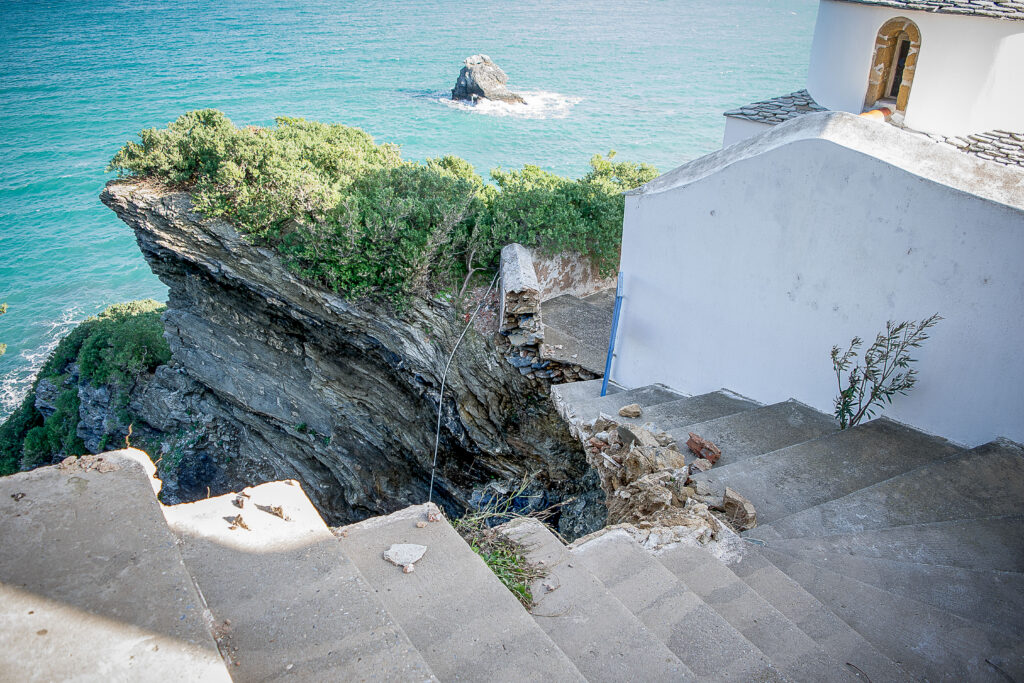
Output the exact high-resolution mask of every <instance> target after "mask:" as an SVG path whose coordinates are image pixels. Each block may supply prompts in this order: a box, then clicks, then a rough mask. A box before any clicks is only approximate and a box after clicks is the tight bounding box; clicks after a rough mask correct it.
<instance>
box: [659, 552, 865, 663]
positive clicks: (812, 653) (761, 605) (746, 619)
mask: <svg viewBox="0 0 1024 683" xmlns="http://www.w3.org/2000/svg"><path fill="white" fill-rule="evenodd" d="M656 557H657V559H658V560H659V561H660V562H661V563H662V564H664V565H665V566H666V567H667V568H668V569H669V571H671V572H672V573H673V574H675V575H676V576H677V577H678V578H679V579H680V580H681V581H682V582H683V583H684V584H685V585H687V586H688V587H689V588H690V590H692V591H693V592H694V593H696V594H697V595H698V596H700V597H701V598H702V599H703V600H704V601H705V602H706V603H707V604H708V605H710V606H711V607H712V608H714V609H715V611H716V612H718V613H719V614H721V615H722V616H723V617H724V618H725V620H726V621H728V622H729V623H730V624H732V625H733V626H734V627H735V628H736V630H738V631H739V632H740V633H742V634H743V635H744V636H745V637H746V638H747V640H749V641H750V642H752V643H753V644H754V645H756V646H757V647H758V648H759V649H760V650H761V651H762V652H763V653H765V654H766V655H767V656H768V657H769V659H771V661H772V664H773V665H774V666H775V667H776V668H778V669H779V670H780V671H781V672H782V673H783V675H785V676H786V677H787V678H790V679H792V680H796V681H804V680H806V681H819V680H827V681H856V680H858V678H859V676H858V675H857V674H856V672H854V671H852V670H851V669H850V668H849V667H847V666H845V662H838V661H836V660H835V659H834V658H833V657H832V656H831V655H829V654H828V653H827V652H825V650H824V649H823V648H822V647H821V646H820V645H818V644H817V643H816V642H814V640H813V639H812V638H811V637H810V636H808V635H807V634H806V633H804V632H803V631H802V630H801V629H800V628H799V627H798V626H797V625H796V624H794V623H793V622H792V621H791V620H790V619H789V618H788V617H786V616H785V615H784V614H783V613H782V612H780V611H779V610H777V609H776V608H775V607H774V606H772V604H771V603H770V602H769V601H768V600H766V599H765V598H764V597H763V596H762V595H761V594H760V593H758V592H757V591H755V590H754V589H753V588H751V587H750V586H748V585H747V584H746V583H744V581H743V580H742V579H741V578H740V577H738V576H737V575H736V574H735V573H733V571H732V570H731V569H729V567H728V566H727V565H726V564H725V563H723V562H722V561H721V560H719V559H718V558H716V557H715V556H714V555H712V554H711V553H709V552H707V551H706V550H704V549H702V548H697V547H693V546H685V545H679V546H675V547H669V548H667V549H665V550H663V551H662V552H659V553H658V554H657V555H656Z"/></svg>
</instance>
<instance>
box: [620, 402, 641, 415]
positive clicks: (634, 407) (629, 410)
mask: <svg viewBox="0 0 1024 683" xmlns="http://www.w3.org/2000/svg"><path fill="white" fill-rule="evenodd" d="M642 414H643V409H642V408H641V407H640V404H639V403H630V404H629V405H628V406H622V407H621V408H619V417H628V418H638V417H640V416H641V415H642Z"/></svg>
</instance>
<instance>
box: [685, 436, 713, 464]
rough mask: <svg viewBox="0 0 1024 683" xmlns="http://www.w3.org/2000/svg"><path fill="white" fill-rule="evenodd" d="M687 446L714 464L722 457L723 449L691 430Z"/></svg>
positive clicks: (698, 455)
mask: <svg viewBox="0 0 1024 683" xmlns="http://www.w3.org/2000/svg"><path fill="white" fill-rule="evenodd" d="M686 447H687V448H689V449H690V450H691V451H693V452H694V453H695V454H696V455H697V457H700V458H704V459H705V460H707V461H708V462H710V463H711V464H712V465H714V464H715V463H716V462H718V459H719V458H721V457H722V451H721V449H720V448H719V447H718V446H716V445H715V444H713V443H711V442H710V441H708V440H707V439H703V438H701V437H699V436H697V435H696V434H694V433H693V432H690V438H689V439H687V440H686Z"/></svg>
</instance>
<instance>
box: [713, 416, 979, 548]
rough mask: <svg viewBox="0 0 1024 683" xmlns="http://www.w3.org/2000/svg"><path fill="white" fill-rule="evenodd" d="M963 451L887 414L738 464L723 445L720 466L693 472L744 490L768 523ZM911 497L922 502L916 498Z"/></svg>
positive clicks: (720, 485)
mask: <svg viewBox="0 0 1024 683" xmlns="http://www.w3.org/2000/svg"><path fill="white" fill-rule="evenodd" d="M962 452H963V451H962V449H960V448H958V447H956V446H954V445H952V444H950V443H949V442H948V441H946V440H944V439H939V438H937V437H933V436H928V435H927V434H923V433H921V432H919V431H916V430H913V429H910V428H908V427H904V426H903V425H900V424H897V423H895V422H892V421H890V420H886V419H885V418H882V419H879V420H875V421H873V422H869V423H867V424H863V425H858V426H857V427H853V428H852V429H846V430H843V431H840V432H836V433H834V434H831V435H830V437H829V438H827V439H816V440H814V441H808V442H805V443H802V444H799V445H796V446H791V447H789V448H784V449H781V450H778V451H774V452H771V453H766V454H764V455H759V456H755V457H751V458H747V459H745V460H742V461H740V462H737V463H733V464H726V463H725V459H726V458H725V455H724V454H725V453H726V451H725V450H724V449H723V456H722V461H721V463H719V465H718V466H716V467H715V468H714V469H713V470H711V471H709V472H704V473H699V474H694V476H693V478H694V480H698V481H708V482H713V483H714V484H715V485H716V487H717V488H719V489H724V487H726V486H731V487H732V488H733V489H735V490H736V491H742V492H743V495H744V496H745V497H746V498H747V499H748V500H750V501H751V502H752V503H753V504H754V508H755V509H756V510H757V519H758V523H760V524H766V523H771V522H772V521H773V520H776V519H779V518H781V517H785V516H786V515H789V514H793V513H795V512H799V511H800V510H804V509H806V508H809V507H813V506H815V505H819V504H821V503H826V502H828V501H830V500H834V499H836V498H841V497H843V496H846V495H848V494H850V493H853V492H854V491H858V490H860V489H862V488H864V487H867V486H871V485H872V484H876V483H878V482H880V481H884V480H886V479H890V478H892V477H895V476H897V475H900V474H903V473H904V472H907V471H909V470H912V469H914V468H916V467H919V466H921V465H926V464H928V463H931V462H935V461H941V460H944V459H947V458H950V457H952V456H954V455H957V454H959V453H962ZM723 465H724V466H723ZM780 491H785V495H779V492H780ZM907 500H908V501H913V502H912V503H908V504H913V505H916V504H917V499H916V498H908V499H907ZM754 535H755V536H756V535H757V533H756V532H755V533H754Z"/></svg>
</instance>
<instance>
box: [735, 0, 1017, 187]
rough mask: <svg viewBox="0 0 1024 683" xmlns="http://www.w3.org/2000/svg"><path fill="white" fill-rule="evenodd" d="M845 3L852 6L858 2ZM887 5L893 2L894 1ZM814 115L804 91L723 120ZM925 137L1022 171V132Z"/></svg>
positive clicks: (812, 104) (737, 111) (816, 107)
mask: <svg viewBox="0 0 1024 683" xmlns="http://www.w3.org/2000/svg"><path fill="white" fill-rule="evenodd" d="M849 1H851V2H855V1H859V0H849ZM887 1H892V2H895V1H896V0H887ZM818 111H828V109H826V108H825V107H823V106H821V105H820V104H818V103H817V102H815V101H814V98H812V97H811V95H810V93H808V92H807V91H806V90H798V91H797V92H794V93H790V94H788V95H782V96H781V97H773V98H772V99H770V100H763V101H761V102H754V103H752V104H748V105H745V106H742V107H740V108H739V109H733V110H732V111H727V112H725V116H730V117H732V118H737V119H747V120H748V121H757V122H758V123H766V124H768V125H770V126H774V125H775V124H778V123H782V122H783V121H788V120H790V119H795V118H796V117H798V116H803V115H804V114H809V113H811V112H818ZM908 130H909V129H908ZM911 132H917V131H911ZM928 137H929V138H931V139H932V140H935V141H936V142H941V143H943V144H947V145H952V146H954V147H956V148H957V149H959V150H960V151H961V152H966V153H967V154H971V155H973V156H976V157H978V158H980V159H985V160H986V161H994V162H996V163H997V164H1003V165H1004V166H1014V167H1020V168H1024V132H1021V133H1011V132H1007V131H1004V130H993V131H988V132H985V133H974V134H971V135H966V136H962V137H947V136H942V135H931V134H928Z"/></svg>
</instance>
